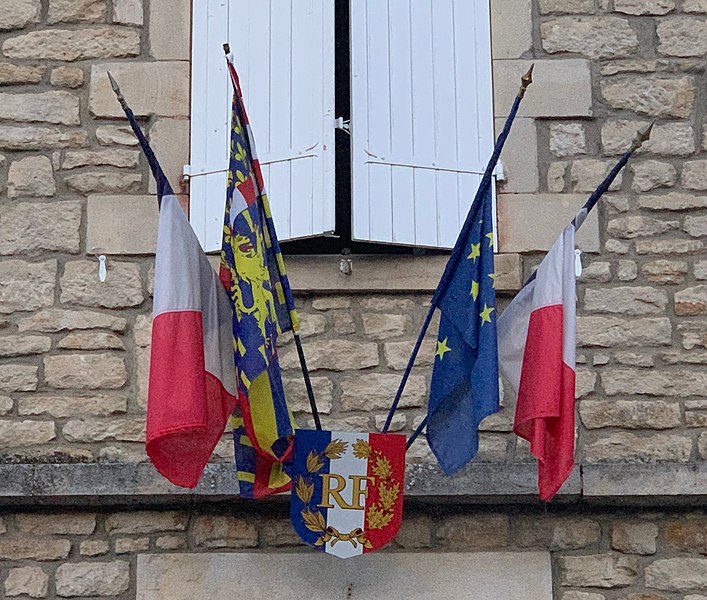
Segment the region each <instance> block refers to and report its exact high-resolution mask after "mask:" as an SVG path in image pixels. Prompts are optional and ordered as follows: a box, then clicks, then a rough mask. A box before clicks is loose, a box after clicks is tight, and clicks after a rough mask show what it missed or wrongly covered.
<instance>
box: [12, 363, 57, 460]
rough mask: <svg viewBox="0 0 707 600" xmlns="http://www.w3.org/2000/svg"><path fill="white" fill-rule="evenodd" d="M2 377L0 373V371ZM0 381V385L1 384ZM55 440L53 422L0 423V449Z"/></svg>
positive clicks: (13, 421)
mask: <svg viewBox="0 0 707 600" xmlns="http://www.w3.org/2000/svg"><path fill="white" fill-rule="evenodd" d="M0 377H2V371H0ZM1 381H2V380H1V379H0V383H1ZM55 438H56V430H55V428H54V422H53V421H15V420H3V421H0V448H2V449H5V448H17V447H22V446H36V445H37V444H46V443H47V442H51V441H52V440H53V439H55Z"/></svg>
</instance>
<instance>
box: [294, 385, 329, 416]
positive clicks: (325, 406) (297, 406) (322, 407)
mask: <svg viewBox="0 0 707 600" xmlns="http://www.w3.org/2000/svg"><path fill="white" fill-rule="evenodd" d="M282 385H283V387H284V388H285V397H286V398H287V403H288V404H289V406H290V408H291V409H292V411H293V412H306V413H309V412H311V411H312V409H311V407H310V405H309V396H307V389H306V388H305V385H304V381H303V380H302V378H301V377H295V378H289V377H283V380H282ZM312 389H313V390H314V397H315V398H316V399H317V409H318V410H319V412H320V413H322V414H325V415H328V414H329V413H330V412H331V407H332V401H333V393H334V385H333V384H332V382H331V381H330V380H329V379H328V378H327V377H312Z"/></svg>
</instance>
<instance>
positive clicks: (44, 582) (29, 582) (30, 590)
mask: <svg viewBox="0 0 707 600" xmlns="http://www.w3.org/2000/svg"><path fill="white" fill-rule="evenodd" d="M48 591H49V575H47V574H46V573H45V572H44V570H43V569H42V568H41V567H17V568H14V569H10V571H9V573H8V575H7V579H6V580H5V595H6V596H8V597H9V596H29V597H30V598H46V596H47V593H48Z"/></svg>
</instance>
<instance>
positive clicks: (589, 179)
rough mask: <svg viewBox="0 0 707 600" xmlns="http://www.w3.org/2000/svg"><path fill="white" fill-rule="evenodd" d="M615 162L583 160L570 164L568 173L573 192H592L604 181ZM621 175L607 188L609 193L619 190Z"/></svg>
mask: <svg viewBox="0 0 707 600" xmlns="http://www.w3.org/2000/svg"><path fill="white" fill-rule="evenodd" d="M614 164H615V162H614V161H610V160H598V159H595V158H583V159H580V160H575V161H574V162H573V163H572V169H571V171H570V181H571V183H572V184H573V186H574V191H575V192H593V191H594V190H595V189H596V188H597V186H598V185H599V184H600V183H601V182H602V181H603V180H604V178H605V177H606V176H607V175H608V174H609V172H610V171H611V169H612V168H613V166H614ZM622 182H623V173H619V175H618V176H617V177H616V179H614V181H613V183H612V184H611V185H610V186H609V191H612V192H613V191H616V190H620V189H621V184H622Z"/></svg>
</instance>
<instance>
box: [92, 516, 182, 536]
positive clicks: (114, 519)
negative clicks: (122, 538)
mask: <svg viewBox="0 0 707 600" xmlns="http://www.w3.org/2000/svg"><path fill="white" fill-rule="evenodd" d="M188 520H189V515H188V514H186V513H183V512H177V511H133V512H119V513H113V514H111V515H109V516H108V518H107V519H106V531H107V532H108V533H109V534H111V535H114V534H127V535H144V534H147V533H155V532H157V531H185V530H186V528H187V523H188Z"/></svg>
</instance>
